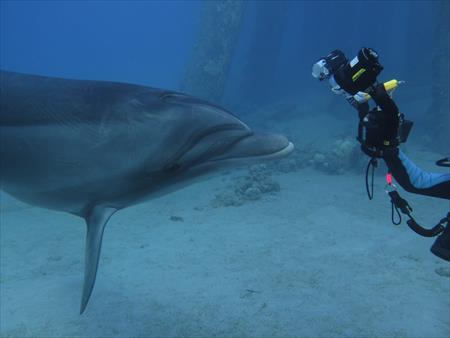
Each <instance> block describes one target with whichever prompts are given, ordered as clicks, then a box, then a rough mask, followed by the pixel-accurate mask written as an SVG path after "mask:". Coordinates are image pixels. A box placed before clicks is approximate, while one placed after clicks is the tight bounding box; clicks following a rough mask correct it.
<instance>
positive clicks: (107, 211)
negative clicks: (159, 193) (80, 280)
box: [80, 206, 117, 314]
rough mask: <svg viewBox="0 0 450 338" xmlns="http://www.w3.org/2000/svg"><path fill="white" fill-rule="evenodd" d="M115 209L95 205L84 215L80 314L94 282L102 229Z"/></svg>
mask: <svg viewBox="0 0 450 338" xmlns="http://www.w3.org/2000/svg"><path fill="white" fill-rule="evenodd" d="M116 211H117V209H115V208H111V207H105V206H95V207H93V208H92V209H91V211H90V212H89V213H88V214H87V215H86V217H85V220H86V225H87V235H86V251H85V263H84V264H85V267H84V284H83V296H82V298H81V307H80V314H82V313H83V312H84V310H85V308H86V305H87V303H88V301H89V297H90V296H91V293H92V289H93V288H94V284H95V276H96V275H97V267H98V261H99V258H100V250H101V247H102V238H103V230H104V229H105V225H106V223H107V222H108V220H109V218H110V217H111V216H112V214H114V213H115V212H116Z"/></svg>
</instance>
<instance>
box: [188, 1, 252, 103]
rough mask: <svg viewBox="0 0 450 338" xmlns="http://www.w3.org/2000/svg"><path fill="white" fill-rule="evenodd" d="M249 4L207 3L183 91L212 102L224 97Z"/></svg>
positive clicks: (231, 2) (203, 9)
mask: <svg viewBox="0 0 450 338" xmlns="http://www.w3.org/2000/svg"><path fill="white" fill-rule="evenodd" d="M245 8H246V2H245V1H237V0H216V1H205V2H204V3H203V8H202V14H201V23H200V31H199V33H198V37H197V41H196V42H195V45H194V47H193V51H192V56H191V59H190V62H189V64H188V66H187V69H186V73H185V77H184V80H183V81H182V84H181V90H182V91H184V92H186V93H188V94H192V95H194V96H197V97H200V98H204V99H207V100H209V101H212V102H220V101H221V99H222V96H223V94H224V91H225V85H226V81H227V77H228V72H229V70H230V68H231V62H232V59H233V52H234V50H235V48H236V45H237V42H238V38H239V34H240V31H241V26H242V22H243V19H244V14H245Z"/></svg>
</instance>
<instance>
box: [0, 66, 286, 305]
mask: <svg viewBox="0 0 450 338" xmlns="http://www.w3.org/2000/svg"><path fill="white" fill-rule="evenodd" d="M0 81H1V86H0V90H1V92H0V95H1V96H0V160H1V163H0V179H1V188H2V189H3V190H5V191H6V192H8V193H9V194H11V195H12V196H14V197H16V198H18V199H20V200H22V201H24V202H27V203H29V204H32V205H37V206H40V207H44V208H48V209H54V210H60V211H65V212H69V213H72V214H75V215H78V216H80V217H83V218H84V219H85V220H86V224H87V239H86V254H85V276H84V286H83V295H82V301H81V313H82V312H83V311H84V310H85V308H86V305H87V302H88V300H89V297H90V295H91V292H92V289H93V286H94V283H95V276H96V273H97V266H98V261H99V257H100V249H101V242H102V235H103V230H104V228H105V225H106V223H107V222H108V220H109V218H110V217H111V215H112V214H113V213H114V212H116V211H117V210H119V209H122V208H125V207H127V206H130V205H133V204H136V203H139V202H141V201H144V200H147V199H150V198H152V197H155V196H157V195H161V194H164V193H167V192H170V191H173V190H176V189H179V188H180V187H181V186H184V185H187V184H190V183H192V182H193V181H195V180H196V179H198V178H200V177H202V175H204V174H206V173H209V172H211V171H213V170H215V169H218V168H221V167H223V166H224V165H226V164H229V163H231V164H233V163H235V162H238V161H241V160H244V161H245V162H247V161H249V160H252V159H256V160H261V159H268V158H278V157H282V156H285V155H287V154H289V153H290V152H291V151H292V149H293V145H292V143H290V142H289V141H288V140H287V139H286V138H285V137H283V136H281V135H276V134H262V133H255V132H253V131H252V130H251V129H250V128H249V127H248V126H247V125H246V124H244V123H243V122H242V121H240V120H239V119H238V118H237V117H236V116H234V115H233V114H231V113H230V112H228V111H226V110H224V109H223V108H220V107H218V106H216V105H214V104H211V103H208V102H205V101H203V100H200V99H196V98H193V97H190V96H188V95H184V94H181V93H177V92H171V91H165V90H160V89H155V88H149V87H145V86H139V85H132V84H123V83H114V82H104V81H84V80H67V79H60V78H50V77H43V76H35V75H26V74H20V73H14V72H8V71H1V73H0Z"/></svg>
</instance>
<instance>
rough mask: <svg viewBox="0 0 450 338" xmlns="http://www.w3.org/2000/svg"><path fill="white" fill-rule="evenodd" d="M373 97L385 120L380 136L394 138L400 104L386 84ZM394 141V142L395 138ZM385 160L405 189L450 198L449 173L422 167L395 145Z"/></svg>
mask: <svg viewBox="0 0 450 338" xmlns="http://www.w3.org/2000/svg"><path fill="white" fill-rule="evenodd" d="M371 96H372V98H373V99H374V101H375V103H376V104H377V106H379V107H380V108H381V110H382V111H383V116H384V121H383V129H382V130H380V132H381V133H382V135H380V137H382V138H383V139H384V140H389V141H392V140H394V139H395V138H396V137H397V133H398V125H399V117H398V116H399V110H398V108H397V105H396V104H395V102H394V101H393V100H392V98H391V97H390V96H389V94H387V93H386V91H385V90H384V87H383V85H379V86H377V87H376V89H375V90H374V91H373V92H372V93H371ZM391 143H392V144H395V142H394V141H392V142H391ZM383 160H384V161H385V163H386V165H387V166H388V168H389V171H390V172H391V173H392V175H393V176H394V178H395V180H396V181H397V182H398V183H399V184H400V186H401V187H402V188H403V189H405V190H406V191H408V192H411V193H415V194H421V195H427V196H433V197H439V198H445V199H450V174H439V173H430V172H426V171H424V170H422V169H420V168H419V167H417V166H416V165H415V164H414V163H413V162H412V161H411V160H410V159H409V158H408V157H407V156H406V155H405V154H404V153H403V152H402V151H401V150H399V149H398V148H397V146H396V145H394V146H392V147H387V148H386V149H384V151H383Z"/></svg>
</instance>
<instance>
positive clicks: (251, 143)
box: [210, 133, 294, 161]
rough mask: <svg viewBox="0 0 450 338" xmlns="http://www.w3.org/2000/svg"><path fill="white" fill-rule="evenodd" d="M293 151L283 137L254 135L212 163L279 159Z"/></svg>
mask: <svg viewBox="0 0 450 338" xmlns="http://www.w3.org/2000/svg"><path fill="white" fill-rule="evenodd" d="M293 150H294V145H293V143H292V142H290V141H289V140H288V139H287V138H286V137H284V136H282V135H278V134H267V133H253V134H251V135H248V136H247V137H245V138H242V139H241V140H239V142H237V143H236V144H234V145H233V146H232V147H231V148H230V149H228V150H227V151H226V152H224V153H223V154H221V155H220V156H218V157H215V158H212V159H211V160H210V161H224V160H243V159H245V160H252V159H255V160H268V159H277V158H281V157H284V156H287V155H289V154H290V153H291V152H292V151H293Z"/></svg>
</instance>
